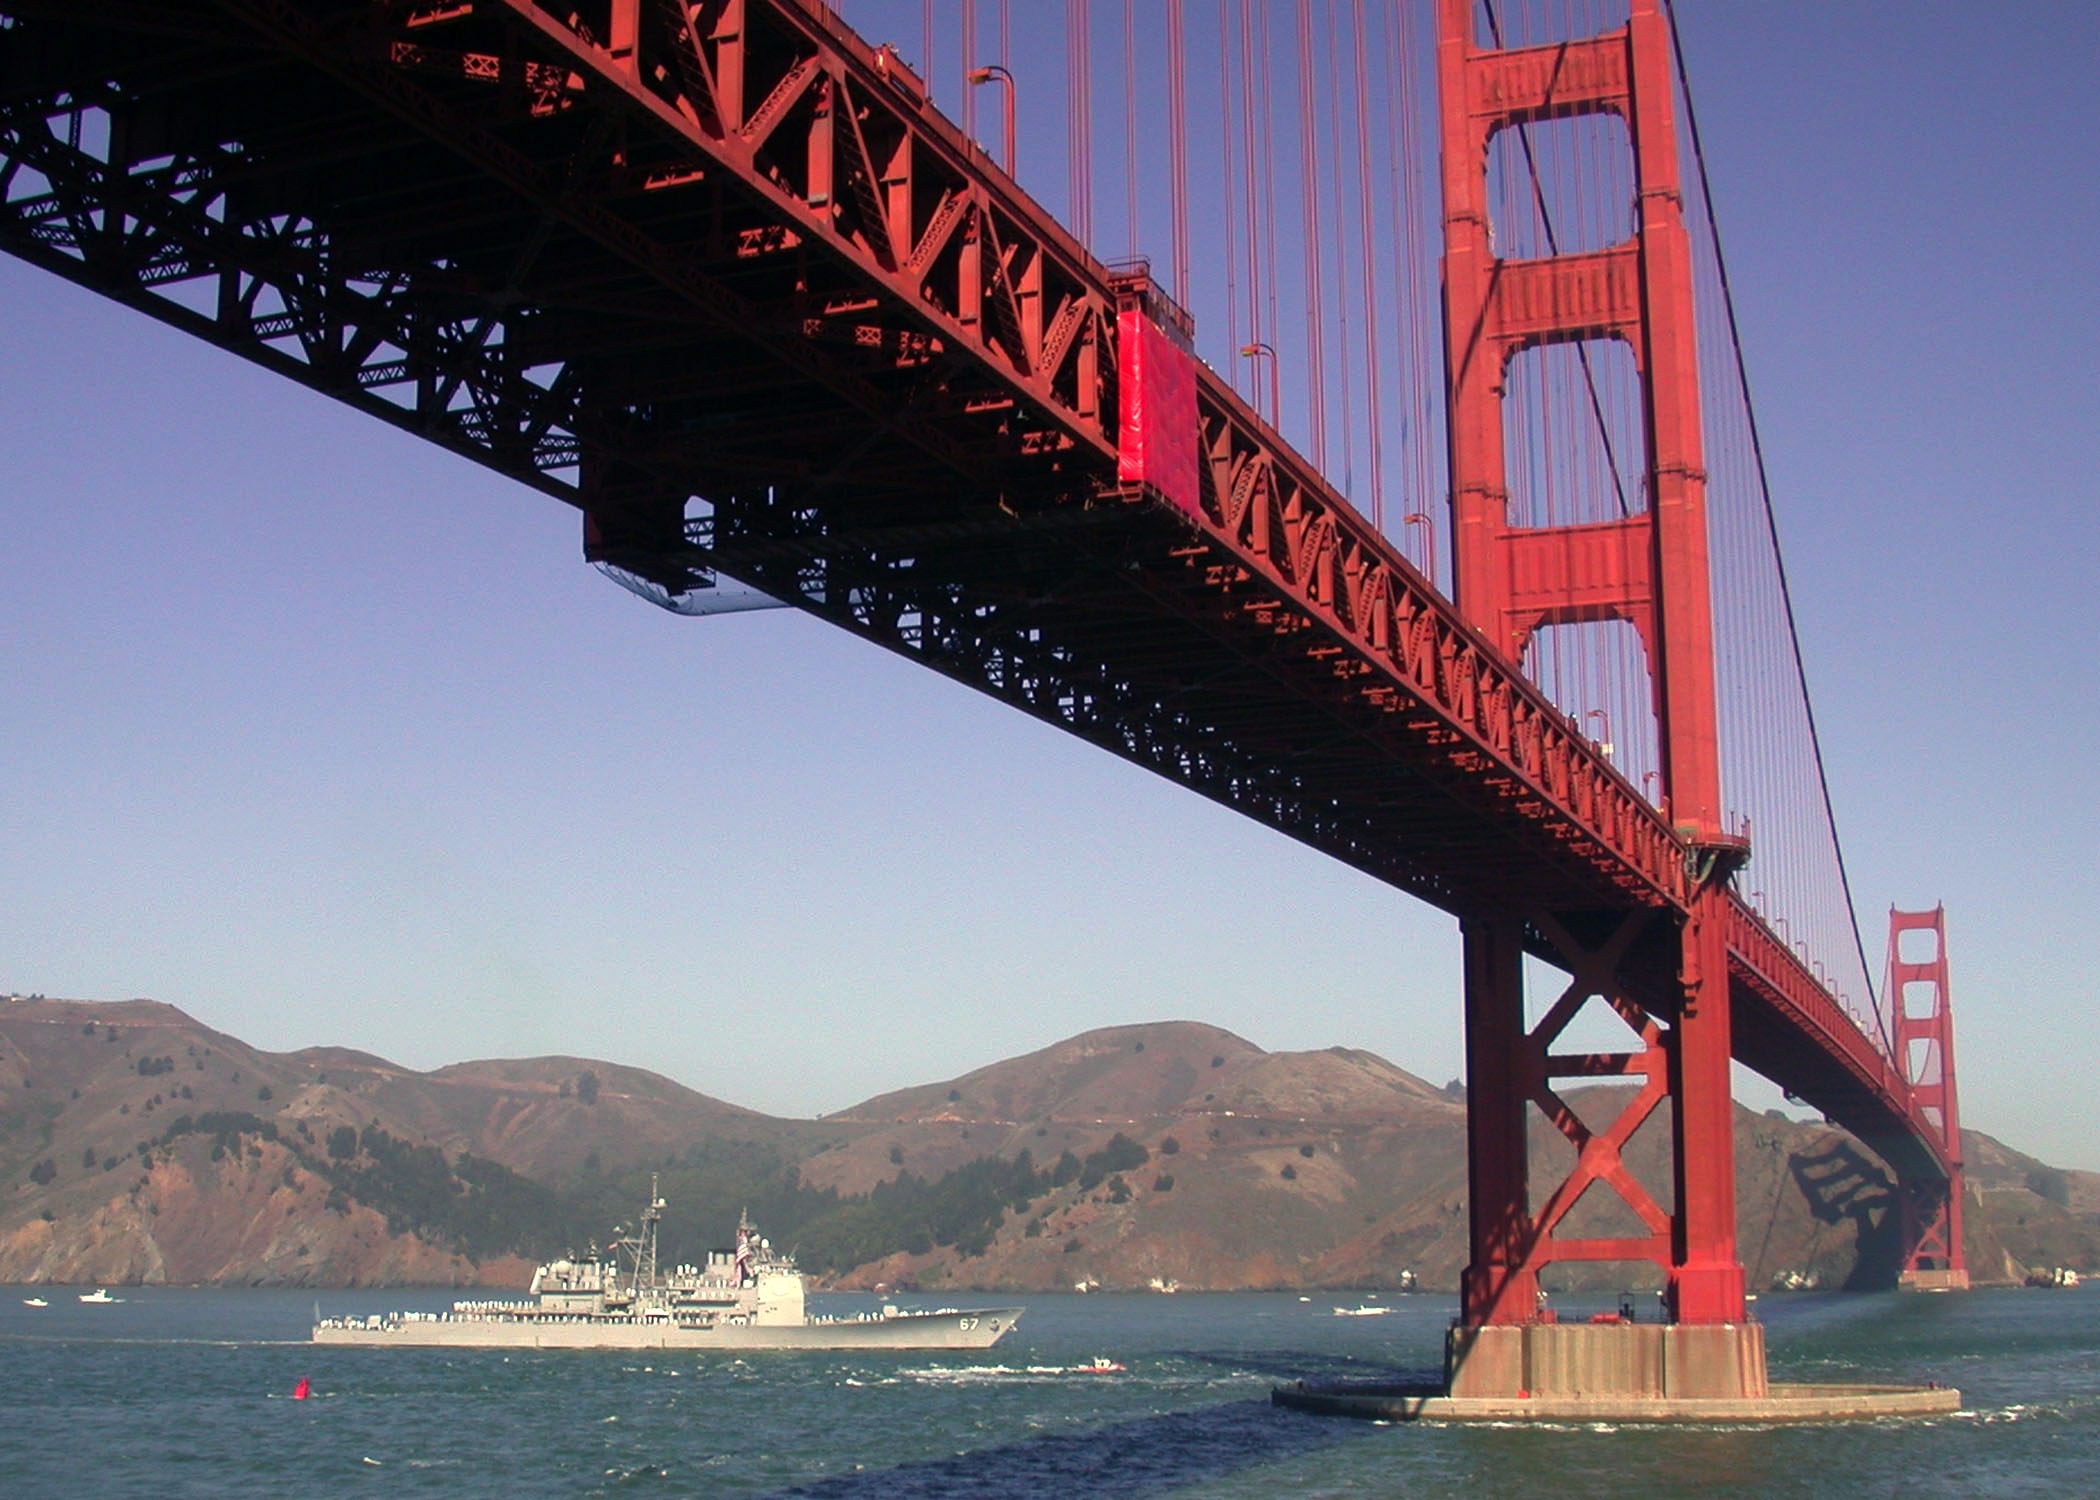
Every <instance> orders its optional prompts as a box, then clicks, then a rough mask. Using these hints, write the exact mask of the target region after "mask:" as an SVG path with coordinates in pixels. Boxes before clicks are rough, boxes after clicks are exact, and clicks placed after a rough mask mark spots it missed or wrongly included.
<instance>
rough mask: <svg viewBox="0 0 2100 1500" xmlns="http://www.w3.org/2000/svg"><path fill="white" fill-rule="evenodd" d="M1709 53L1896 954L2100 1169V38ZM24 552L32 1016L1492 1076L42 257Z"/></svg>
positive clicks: (7, 463) (1440, 1040)
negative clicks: (1215, 1058)
mask: <svg viewBox="0 0 2100 1500" xmlns="http://www.w3.org/2000/svg"><path fill="white" fill-rule="evenodd" d="M1098 8H1100V7H1098V6H1097V9H1098ZM864 9H880V7H866V8H864ZM909 9H910V10H911V12H912V14H913V15H914V16H915V15H916V6H912V7H909ZM986 9H987V13H989V12H990V10H991V7H989V6H987V7H986ZM1024 9H1025V7H1024ZM1200 9H1201V7H1192V14H1193V13H1194V11H1196V10H1200ZM845 10H846V14H847V15H848V17H849V18H855V17H856V7H855V6H854V5H852V4H850V3H849V4H848V5H847V6H846V7H845ZM1682 12H1683V14H1682V20H1683V24H1684V29H1685V41H1686V46H1687V49H1688V52H1689V61H1690V66H1691V69H1692V75H1693V80H1694V84H1695V87H1696V89H1697V99H1698V106H1699V110H1700V115H1701V123H1702V125H1703V127H1704V130H1705V134H1706V144H1707V150H1708V156H1709V161H1710V165H1711V167H1712V170H1713V174H1714V179H1715V186H1716V191H1717V194H1718V196H1719V211H1720V218H1721V224H1722V228H1723V232H1724V236H1725V239H1726V245H1727V249H1728V253H1729V257H1730V264H1731V270H1732V272H1733V275H1734V278H1735V285H1736V293H1737V299H1738V306H1739V310H1740V313H1741V316H1742V321H1743V327H1744V336H1745V340H1746V345H1747V351H1748V358H1749V363H1750V371H1751V377H1752V382H1753V389H1754V391H1755V393H1756V398H1757V401H1758V407H1759V414H1760V420H1761V423H1762V425H1763V432H1764V439H1765V447H1766V453H1767V457H1768V460H1769V464H1770V469H1771V476H1772V480H1773V486H1774V490H1775V493H1776V497H1777V503H1778V506H1779V519H1780V525H1781V528H1782V536H1783V540H1784V542H1785V544H1786V548H1787V557H1788V563H1789V567H1790V569H1791V572H1792V576H1793V583H1794V598H1795V605H1796V609H1797V611H1798V613H1799V616H1800V623H1801V632H1802V637H1803V640H1804V645H1805V649H1806V651H1807V655H1808V668H1809V672H1810V681H1811V686H1812V688H1813V690H1814V692H1815V695H1816V703H1817V708H1818V713H1819V715H1820V718H1821V722H1822V726H1823V732H1824V743H1825V749H1826V754H1827V755H1828V757H1829V763H1830V772H1831V778H1832V785H1833V793H1834V796H1835V799H1836V804H1837V811H1838V817H1839V823H1840V828H1841V831H1842V833H1843V836H1844V840H1845V845H1846V849H1847V853H1848V856H1849V859H1850V862H1851V870H1852V878H1853V886H1854V890H1855V893H1856V895H1857V897H1858V899H1859V902H1860V906H1861V914H1862V920H1863V922H1864V923H1865V924H1866V927H1867V934H1868V946H1869V953H1870V955H1872V956H1875V957H1876V958H1877V959H1878V954H1879V945H1880V934H1881V927H1882V923H1883V921H1884V917H1883V913H1885V911H1886V908H1887V906H1888V905H1889V904H1890V902H1892V901H1893V902H1896V903H1899V904H1902V905H1905V906H1929V905H1930V904H1932V903H1933V902H1935V901H1939V900H1944V901H1945V902H1946V903H1947V906H1948V912H1949V927H1950V932H1951V950H1952V956H1953V959H1954V965H1955V970H1954V985H1955V1000H1956V1014H1957V1020H1958V1024H1959V1027H1960V1062H1961V1074H1960V1077H1961V1085H1962V1090H1963V1105H1964V1112H1965V1114H1966V1116H1967V1120H1968V1123H1970V1124H1971V1125H1973V1126H1975V1127H1977V1128H1980V1129H1983V1130H1987V1131H1990V1132H1992V1133H1994V1134H1996V1135H1999V1136H2001V1137H2003V1138H2005V1139H2006V1140H2008V1141H2009V1142H2011V1143H2012V1144H2014V1145H2016V1146H2019V1147H2021V1148H2023V1149H2027V1150H2031V1151H2034V1152H2037V1153H2038V1154H2041V1155H2043V1156H2045V1157H2047V1158H2048V1159H2050V1160H2052V1161H2055V1162H2058V1163H2060V1164H2063V1165H2069V1166H2078V1167H2086V1168H2100V1136H2096V1133H2095V1126H2094V1121H2095V1119H2096V1118H2100V1112H2096V1110H2095V1108H2094V1106H2093V1103H2092V1101H2091V1098H2090V1084H2089V1079H2090V1078H2091V1077H2092V1076H2093V1075H2094V1073H2095V1071H2096V1068H2100V1040H2096V1035H2095V1032H2096V1028H2095V1026H2094V1024H2093V1019H2092V1015H2091V1011H2090V1008H2089V1006H2088V1004H2087V1001H2086V995H2085V992H2084V990H2083V982H2082V981H2081V980H2080V979H2079V977H2078V976H2079V975H2081V974H2082V973H2083V972H2084V967H2085V962H2084V961H2085V958H2086V957H2087V955H2086V954H2085V953H2084V941H2085V939H2086V937H2087V935H2088V934H2089V933H2090V932H2091V931H2092V929H2093V926H2094V913H2095V912H2096V911H2100V880H2096V877H2095V874H2094V856H2093V850H2092V845H2093V838H2094V833H2095V824H2096V817H2095V806H2096V801H2100V784H2096V782H2100V776H2096V772H2095V761H2096V756H2095V753H2094V751H2093V749H2092V745H2093V743H2094V741H2095V740H2096V738H2100V691H2096V688H2100V682H2096V668H2095V651H2094V646H2093V642H2094V639H2095V636H2096V633H2100V632H2096V630H2095V626H2096V625H2100V603H2096V594H2095V589H2094V586H2093V584H2092V581H2091V575H2092V572H2093V569H2094V564H2095V561H2096V559H2100V520H2096V515H2100V507H2096V500H2100V481H2096V478H2095V474H2096V470H2100V411H2096V404H2100V402H2096V396H2100V357H2096V352H2095V351H2096V348H2100V343H2096V333H2100V328H2096V324H2100V315H2096V314H2100V292H2096V290H2095V288H2096V286H2100V249H2096V245H2100V232H2096V231H2100V211H2096V207H2100V205H2096V195H2100V187H2096V184H2100V132H2096V131H2095V130H2094V129H2093V126H2092V123H2091V119H2090V113H2089V104H2088V101H2089V98H2090V93H2091V88H2092V81H2093V78H2094V77H2095V76H2096V72H2100V9H2094V8H2092V7H2089V6H2087V5H2085V4H2082V3H2057V4H2049V3H2042V4H2038V5H2034V6H2029V7H2024V8H2021V9H2020V10H2019V11H2018V12H2017V14H2016V15H2015V14H2013V13H2008V12H2006V11H2005V10H2003V9H2002V8H2001V7H1998V6H1995V5H1990V4H1986V3H1982V0H1972V3H1949V4H1943V5H1934V6H1929V7H1927V6H1886V5H1879V4H1866V3H1857V0H1855V3H1835V4H1833V3H1829V0H1816V3H1808V0H1800V3H1793V0H1759V3H1757V4H1755V5H1745V4H1740V3H1729V4H1722V3H1718V0H1703V3H1702V0H1683V6H1682ZM987 24H989V23H987ZM896 34H898V35H899V37H900V40H901V39H902V38H903V37H904V36H907V35H909V36H913V37H915V36H916V34H917V33H916V30H915V29H912V30H909V31H908V32H907V31H902V30H900V31H898V32H896ZM1024 132H1025V112H1024ZM1026 168H1027V163H1026V161H1025V160H1024V171H1023V176H1024V179H1027V178H1028V177H1029V173H1028V171H1027V170H1026ZM1061 169H1062V150H1061V147H1060V148H1058V149H1057V151H1056V166H1055V167H1054V168H1053V169H1052V172H1053V173H1061ZM1055 181H1056V183H1058V184H1060V185H1061V181H1062V179H1061V176H1057V177H1056V178H1055ZM1044 196H1045V198H1046V200H1049V201H1053V202H1054V201H1056V199H1057V198H1058V197H1059V196H1060V194H1058V193H1055V192H1051V191H1047V190H1046V191H1045V193H1044ZM0 514H4V516H5V517H6V521H7V531H6V538H5V543H4V546H0V703H4V704H5V717H4V720H0V991H6V990H21V991H41V992H44V993H48V994H52V995H59V996H69V997H80V998H122V997H128V996H134V995H149V996H152V997H155V998H158V999H162V1000H167V1001H171V1002H173V1003H175V1004H178V1005H180V1006H182V1007H184V1008H185V1009H187V1010H189V1011H191V1012H192V1013H193V1014H195V1015H197V1016H199V1017H200V1018H202V1019H203V1020H205V1021H207V1022H208V1023H210V1024H213V1025H216V1026H219V1027H222V1028H224V1029H226V1030H229V1031H232V1032H234V1033H236V1034H238V1035H241V1036H243V1037H245V1038H247V1039H249V1040H251V1041H253V1042H256V1043H258V1044H260V1045H263V1046H267V1047H277V1048H289V1047H297V1046H303V1045H307V1044H311V1043H319V1042H331V1043H340V1044H345V1045H351V1046H357V1047H362V1048H366V1049H369V1050H371V1051H375V1052H378V1053H381V1054H384V1055H386V1056H389V1057H392V1058H394V1059H396V1060H398V1061H401V1062H404V1063H409V1064H412V1065H415V1066H419V1067H429V1066H435V1065H437V1064H440V1063H444V1062H447V1061H453V1060H457V1059H461V1058H466V1057H476V1056H503V1055H521V1054H532V1053H542V1052H568V1053H576V1054H583V1055H591V1056H599V1057H605V1058H609V1059H614V1060H618V1061H622V1062H631V1063H636V1064H640V1065H643V1066H647V1067H651V1068H655V1069H657V1070H659V1071H661V1072H664V1073H667V1074H669V1075H671V1076H672V1077H674V1078H677V1079H679V1080H680V1081H681V1082H684V1083H687V1084H689V1085H691V1086H693V1087H695V1088H698V1089H701V1090H703V1091H705V1092H708V1093H712V1094H716V1095H719V1096H722V1097H726V1098H730V1099H733V1100H736V1101H738V1102H741V1103H747V1104H750V1105H753V1106H756V1107H759V1108H763V1109H768V1110H774V1111H779V1112H784V1113H809V1112H814V1111H821V1110H830V1109H836V1108H839V1107H842V1106H844V1105H846V1104H848V1103H851V1102H854V1101H856V1100H858V1099H860V1098H862V1097H865V1096H867V1095H870V1094H873V1093H876V1092H878V1091H880V1090H883V1089H888V1088H892V1087H897V1086H900V1085H903V1084H907V1083H914V1082H922V1081H927V1080H931V1079H935V1078H938V1077H942V1076H945V1075H948V1074H951V1073H956V1072H960V1071H963V1070H965V1069H968V1068H970V1067H974V1066H977V1065H979V1064H982V1063H985V1062H988V1061H991V1060H993V1059H995V1058H997V1057H1001V1056H1005V1055H1009V1054H1012V1053H1015V1052H1020V1051H1024V1050H1027V1049H1030V1048H1033V1047H1037V1046H1041V1045H1044V1044H1046V1043H1048V1042H1050V1041H1053V1040H1056V1039H1058V1038H1060V1037H1063V1036H1066V1035H1069V1034H1071V1033H1073V1032H1076V1031H1079V1030H1082V1029H1084V1028H1087V1027H1091V1026H1100V1025H1110V1024H1117V1023H1122V1022H1129V1021H1139V1020H1148V1019H1157V1018H1165V1017H1188V1018H1194V1019H1200V1020H1204V1021H1209V1022H1213V1023H1216V1024H1218V1025H1222V1026H1226V1027H1229V1028H1231V1029H1233V1030H1235V1031H1237V1032H1240V1033H1241V1034H1243V1035H1245V1036H1247V1037H1248V1038H1250V1039H1251V1040H1253V1041H1255V1042H1256V1043H1258V1044H1260V1045H1262V1046H1264V1047H1269V1048H1298V1047H1315V1046H1327V1045H1346V1046H1352V1047H1365V1048H1369V1049H1371V1050H1373V1051H1376V1052H1379V1053H1381V1054H1383V1055H1385V1056H1387V1057H1389V1058H1391V1059H1392V1060H1394V1061H1395V1062H1397V1063H1399V1064H1401V1065H1402V1066H1404V1067H1407V1068H1410V1069H1412V1070H1413V1071H1415V1072H1418V1073H1421V1074H1423V1075H1425V1076H1427V1077H1429V1078H1431V1079H1432V1080H1433V1081H1437V1082H1442V1081H1443V1080H1444V1079H1446V1078H1449V1077H1451V1076H1453V1075H1454V1074H1456V1073H1457V1072H1458V1071H1459V1067H1460V1063H1459V1056H1460V1045H1459V1028H1458V1009H1457V1005H1458V1002H1457V994H1458V977H1457V940H1456V934H1455V929H1454V927H1453V925H1452V923H1451V922H1450V921H1449V920H1448V919H1447V918H1445V917H1443V916H1442V915H1441V914H1438V913H1436V912H1433V911H1430V910H1428V909H1426V908H1424V907H1421V906H1420V905H1418V904H1417V903H1414V902H1412V901H1410V900H1408V899H1406V898H1404V897H1401V896H1399V895H1397V894H1396V893H1393V892H1391V891H1389V890H1387V889H1385V888H1383V887H1381V886H1378V885H1377V884H1375V883H1373V882H1371V881H1369V880H1368V879H1366V878H1364V877H1361V876H1358V875H1356V874H1354V873H1352V872H1350V871H1348V870H1345V869H1343V868H1341V867H1340V866H1337V865H1335V864H1333V863H1332V862H1330V861H1328V860H1326V859H1324V858H1322V857H1320V856H1317V855H1315V854H1312V853H1310V852H1308V851H1306V850H1304V849H1301V848H1299V847H1298V846H1296V845H1294V844H1292V843H1290V842H1289V841H1287V840H1285V839H1283V838H1281V837H1280V836H1278V835H1276V834H1273V833H1270V832H1268V831H1267V830H1265V829H1262V828H1260V827H1258V826H1256V825H1254V824H1252V823H1248V822H1244V821H1242V820H1240V819H1238V818H1236V817H1234V816H1233V815H1231V814H1229V813H1226V812H1224V811H1222V810H1220V809H1217V808H1215V807H1213V806H1211V805H1210V804H1208V803H1206V802H1204V801H1202V800H1201V799H1199V798H1197V797H1195V796H1194V795H1192V794H1190V793H1187V792H1185V791H1182V790H1180V789H1178V788H1176V787H1173V786H1171V785H1169V784H1167V783H1165V782H1162V781H1159V780H1157V779H1155V778H1152V777H1150V776H1148V775H1146V774H1145V773H1143V772H1140V771H1138V770H1136V769H1134V768H1131V767H1129V766H1126V765H1124V764H1123V763H1121V762H1119V761H1116V760H1114V759H1112V758H1110V757H1108V756H1106V755H1104V754H1102V753H1100V752H1097V751H1094V750H1092V749H1090V748H1088V747H1086V746H1084V745H1081V744H1080V743H1078V742H1077V741H1074V740H1069V739H1066V738H1064V737H1062V736H1060V735H1059V734H1057V733H1056V732H1055V731H1052V730H1050V729H1048V728H1046V727H1044V726H1041V725H1038V724H1036V723H1035V722H1033V721H1032V720H1029V719H1027V718H1025V717H1023V716H1021V715H1019V714H1016V713H1014V712H1012V711H1010V710H1007V709H1005V708H1002V707H1000V706H998V705H996V704H994V703H992V702H990V701H989V700H986V699H980V698H977V697H975V696H973V695H971V694H970V693H969V692H967V691H966V690H964V689H961V688H959V687H956V686H954V685H952V684H950V683H947V682H946V681H944V680H942V679H940V678H938V677H936V676H934V675H932V674H930V673H927V672H924V671H923V670H921V669H918V668H915V667H913V666H911V665H909V664H908V663H906V662H903V661H902V660H899V659H896V658H892V657H889V656H887V655H885V654H884V653H882V652H880V651H878V650H876V649H874V648H872V647H869V646H866V645H863V644H861V643H858V642H856V641H854V640H852V639H850V638H849V637H847V636H845V635H843V634H841V633H838V632H835V631H832V630H830V629H829V628H828V627H825V626H822V625H819V624H817V623H815V622H813V621H810V620H807V619H805V618H803V617H801V616H799V615H796V614H794V613H791V612H786V611H774V612H768V613H761V614H750V615H740V616H729V617H720V618H714V619H707V620H682V619H676V618H673V617H671V616H668V615H664V614H662V613H660V612H658V611H655V610H652V609H650V608H648V607H647V606H645V605H643V604H641V603H639V602H637V601H636V600H634V599H632V598H630V597H629V596H627V595H625V594H623V593H621V592H620V591H618V590H616V589H614V588H613V587H611V586H610V585H609V584H607V583H606V582H604V581H603V580H602V579H600V578H599V577H597V576H596V575H595V574H594V573H593V572H592V571H591V570H589V569H588V568H587V567H585V566H584V565H583V563H582V562H581V560H580V554H579V542H578V528H577V522H576V519H575V517H574V515H573V514H572V513H571V512H570V511H568V510H567V509H566V508H565V507H563V506H560V505H558V504H556V503H554V502H552V501H549V500H546V499H544V498H541V497H539V496H537V495H535V494H533V493H530V492H528V491H525V490H522V489H519V488H516V487H514V486H511V485H509V484H507V483H505V482H504V481H502V480H499V479H497V478H495V477H493V476H490V475H488V474H486V473H484V472H482V471H481V470H479V469H477V468H475V467H474V466H472V465H470V464H467V463H465V462H463V461H460V460H457V459H453V458H450V457H448V456H446V455H444V454H441V453H439V452H437V451H435V450H433V449H429V448H426V447H423V446H421V445H419V444H418V443H416V442H415V441H414V440H412V439H410V438H408V437H406V436H404V435H402V434H399V433H397V432H395V431H393V430H392V429H390V428H387V427H384V426H382V425H380V424H378V423H375V422H373V421H371V420H369V419H366V418H363V417H360V416H357V415H355V414H353V413H351V412H349V411H347V410H345V409H342V408H339V407H336V406H334V405H332V404H331V403H329V402H327V401H326V400H324V399H322V398H320V397H317V396H312V395H310V394H308V393H306V392H304V391H302V390H300V389H298V388H296V387H294V386H292V385H290V384H289V383H286V382H283V381H281V380H278V379H276V378H275V377H272V376H269V375H266V374H264V373H262V372H261V371H259V370H256V369H254V368H252V367H250V366H248V365H245V364H243V363H242V362H240V361H239V360H236V359H234V358H232V357H230V356H226V355H222V354H219V353H217V352H215V351H213V350H211V349H209V348H208V347H206V346H205V345H203V344H201V343H197V342H194V341H191V340H189V339H187V338H185V337H184V336H181V335H178V334H176V333H174V332H172V331H170V330H168V329H166V328H163V327H161V326H160V325H158V324H156V323H153V322H151V321H150V320H148V319H146V318H144V317H141V316H139V315H137V314H134V313H130V312H127V311H125V310H123V309H120V308H118V307H116V306H115V305H114V304H108V303H104V302H101V301H99V300H98V299H96V298H94V297H92V296H90V295H88V294H86V293H83V292H80V291H77V290H75V289H73V288H72V287H70V286H68V285H67V284H65V283H62V282H60V281H58V280H56V279H54V278H51V277H48V276H45V275H43V274H41V273H38V272H35V271H33V270H31V269H29V268H28V267H26V266H24V265H22V264H20V263H19V262H15V261H12V260H0ZM1759 1102H1762V1099H1761V1098H1760V1101H1759Z"/></svg>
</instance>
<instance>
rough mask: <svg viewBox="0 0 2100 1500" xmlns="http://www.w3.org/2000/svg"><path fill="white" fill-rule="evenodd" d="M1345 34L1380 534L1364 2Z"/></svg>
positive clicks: (1379, 412) (1380, 406) (1381, 471)
mask: <svg viewBox="0 0 2100 1500" xmlns="http://www.w3.org/2000/svg"><path fill="white" fill-rule="evenodd" d="M1351 4H1352V10H1353V14H1352V16H1351V18H1350V21H1351V27H1350V35H1351V37H1352V39H1353V41H1354V43H1355V47H1354V51H1355V54H1356V229H1357V259H1358V261H1359V262H1360V263H1361V264H1360V268H1361V270H1362V273H1363V299H1364V380H1365V383H1366V387H1367V389H1366V391H1365V395H1364V406H1365V409H1366V410H1367V411H1368V412H1369V414H1370V428H1369V432H1368V434H1367V436H1368V438H1369V440H1370V453H1369V461H1370V465H1371V524H1372V525H1373V526H1375V527H1376V528H1377V529H1378V530H1380V531H1384V530H1385V448H1384V440H1383V434H1382V431H1381V429H1382V428H1383V427H1384V426H1385V411H1384V403H1383V402H1382V401H1381V400H1380V392H1379V379H1378V366H1379V361H1380V359H1381V358H1382V353H1383V351H1381V350H1380V348H1379V345H1378V277H1377V273H1376V271H1375V270H1374V269H1373V265H1372V247H1373V245H1374V244H1375V242H1376V238H1377V236H1376V233H1375V226H1374V219H1375V216H1376V212H1377V207H1376V200H1375V198H1374V197H1373V196H1372V193H1371V81H1370V61H1369V58H1368V55H1367V42H1366V38H1365V35H1364V0H1351Z"/></svg>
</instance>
